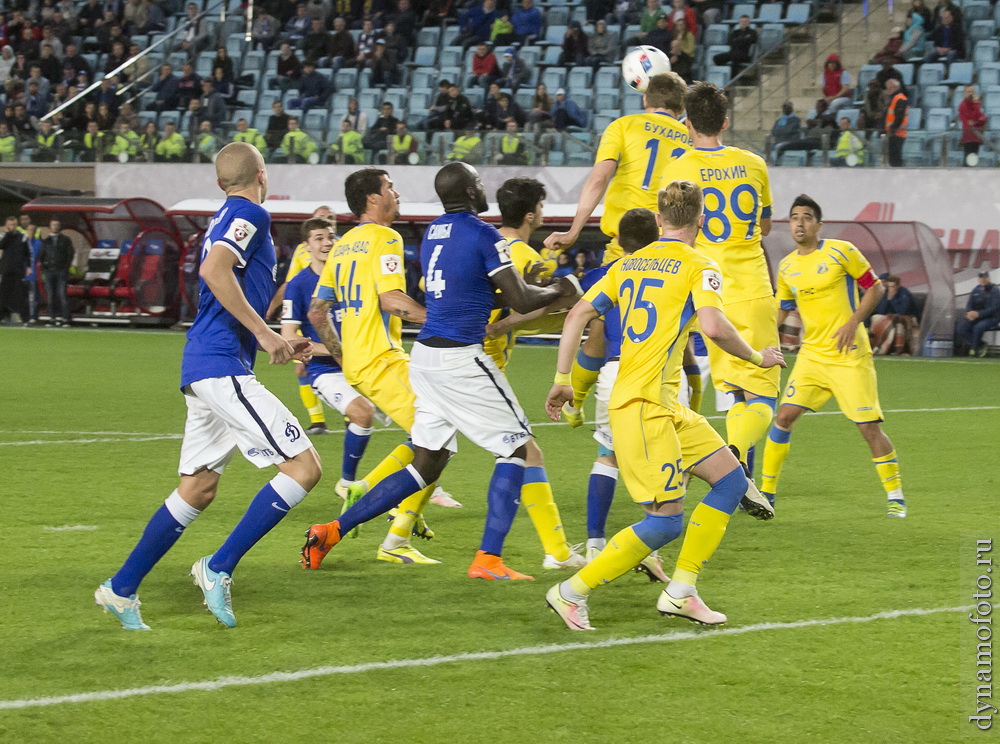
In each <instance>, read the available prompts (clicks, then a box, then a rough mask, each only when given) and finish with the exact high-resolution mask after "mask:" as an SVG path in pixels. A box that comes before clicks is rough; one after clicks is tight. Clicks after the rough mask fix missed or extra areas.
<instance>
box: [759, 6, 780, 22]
mask: <svg viewBox="0 0 1000 744" xmlns="http://www.w3.org/2000/svg"><path fill="white" fill-rule="evenodd" d="M754 22H755V23H780V22H781V3H762V4H761V5H760V7H759V8H758V9H757V16H756V17H755V18H754Z"/></svg>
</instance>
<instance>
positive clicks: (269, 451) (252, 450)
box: [247, 447, 274, 457]
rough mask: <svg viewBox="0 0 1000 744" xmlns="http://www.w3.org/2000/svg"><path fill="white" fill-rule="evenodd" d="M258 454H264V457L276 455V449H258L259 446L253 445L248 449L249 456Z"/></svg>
mask: <svg viewBox="0 0 1000 744" xmlns="http://www.w3.org/2000/svg"><path fill="white" fill-rule="evenodd" d="M257 455H263V456H264V457H274V450H272V449H266V448H265V449H258V448H257V447H251V448H250V449H248V450H247V457H257Z"/></svg>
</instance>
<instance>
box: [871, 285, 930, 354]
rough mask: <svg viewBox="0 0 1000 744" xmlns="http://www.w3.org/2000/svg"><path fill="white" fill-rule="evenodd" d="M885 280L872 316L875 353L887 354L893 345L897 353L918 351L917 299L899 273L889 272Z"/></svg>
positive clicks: (872, 339) (892, 348)
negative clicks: (895, 274)
mask: <svg viewBox="0 0 1000 744" xmlns="http://www.w3.org/2000/svg"><path fill="white" fill-rule="evenodd" d="M882 283H883V285H884V286H885V294H884V295H882V299H881V300H879V303H878V305H877V306H876V307H875V311H874V312H873V313H872V318H871V325H870V327H871V337H872V338H871V341H872V353H874V354H876V355H884V354H888V353H889V351H890V349H891V350H892V353H893V354H894V355H896V356H900V355H902V354H916V353H918V352H919V350H920V321H919V320H918V319H917V302H916V300H914V299H913V295H912V294H911V293H910V290H908V289H907V288H906V287H903V286H901V285H900V281H899V277H898V276H886V277H884V278H883V280H882Z"/></svg>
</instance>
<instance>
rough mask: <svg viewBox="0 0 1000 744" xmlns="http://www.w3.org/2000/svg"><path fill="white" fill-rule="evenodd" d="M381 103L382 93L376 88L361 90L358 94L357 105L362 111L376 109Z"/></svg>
mask: <svg viewBox="0 0 1000 744" xmlns="http://www.w3.org/2000/svg"><path fill="white" fill-rule="evenodd" d="M381 105H382V93H381V91H378V90H363V91H361V92H360V93H359V94H358V106H359V107H360V108H361V110H362V111H369V110H370V109H375V110H378V108H379V106H381Z"/></svg>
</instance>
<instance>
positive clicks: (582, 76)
mask: <svg viewBox="0 0 1000 744" xmlns="http://www.w3.org/2000/svg"><path fill="white" fill-rule="evenodd" d="M593 76H594V75H593V71H592V70H591V68H589V67H574V68H573V69H572V70H570V72H569V78H568V79H567V81H566V82H567V84H568V86H569V89H570V90H571V91H573V92H574V93H576V92H577V91H581V90H587V91H590V90H591V88H592V85H593Z"/></svg>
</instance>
